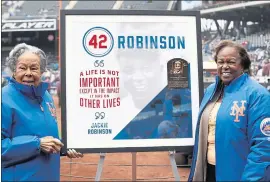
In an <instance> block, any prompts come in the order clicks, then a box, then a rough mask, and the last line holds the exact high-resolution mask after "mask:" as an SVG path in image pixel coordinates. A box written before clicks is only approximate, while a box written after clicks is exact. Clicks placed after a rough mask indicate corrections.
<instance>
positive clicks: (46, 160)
mask: <svg viewBox="0 0 270 182" xmlns="http://www.w3.org/2000/svg"><path fill="white" fill-rule="evenodd" d="M8 61H9V62H8V63H9V67H10V69H11V70H12V71H13V77H12V78H11V80H10V82H9V84H8V85H7V86H5V87H3V88H2V103H1V105H2V118H1V119H2V133H1V134H2V135H1V136H2V137H1V141H2V151H1V157H2V180H3V181H59V180H60V153H61V152H60V150H61V147H63V143H62V142H61V141H60V140H59V136H58V127H57V121H56V109H55V106H54V103H53V99H52V97H51V95H50V94H49V93H48V91H47V86H48V84H47V83H43V82H41V80H40V78H41V75H42V73H44V72H45V70H46V62H47V60H46V55H45V53H44V52H43V51H42V50H40V49H39V48H37V47H34V46H30V45H27V44H24V43H23V44H19V45H17V46H15V47H14V49H13V50H12V51H11V52H10V54H9V59H8ZM66 155H67V156H68V157H70V158H79V157H82V156H83V155H82V154H81V153H79V152H76V151H75V150H69V151H68V152H67V154H66Z"/></svg>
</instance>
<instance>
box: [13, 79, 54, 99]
mask: <svg viewBox="0 0 270 182" xmlns="http://www.w3.org/2000/svg"><path fill="white" fill-rule="evenodd" d="M10 84H12V85H14V86H15V88H16V89H17V90H19V91H20V92H22V93H23V94H25V95H27V96H30V97H35V98H37V97H43V95H44V94H45V92H46V90H47V89H48V86H49V84H48V83H45V82H40V84H39V85H38V86H37V87H35V86H29V85H24V84H21V83H18V82H17V81H16V80H15V79H14V78H11V79H10Z"/></svg>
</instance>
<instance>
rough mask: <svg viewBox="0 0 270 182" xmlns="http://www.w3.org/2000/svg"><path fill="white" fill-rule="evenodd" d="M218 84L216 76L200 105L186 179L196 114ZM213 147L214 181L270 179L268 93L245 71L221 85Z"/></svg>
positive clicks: (202, 107)
mask: <svg viewBox="0 0 270 182" xmlns="http://www.w3.org/2000/svg"><path fill="white" fill-rule="evenodd" d="M219 83H220V79H219V78H218V77H217V78H216V82H215V83H213V84H212V85H210V86H209V87H208V88H207V89H206V91H205V95H204V98H203V100H202V103H201V106H200V112H199V118H198V123H197V128H196V135H195V145H194V151H193V160H192V166H191V171H190V176H189V179H188V180H189V181H193V177H194V172H195V170H196V169H195V168H196V163H198V161H197V157H198V144H199V142H200V139H199V132H200V131H199V128H200V117H201V115H202V112H203V110H204V108H205V107H206V105H207V103H209V101H211V99H212V98H213V95H214V93H215V92H216V89H217V85H218V84H219ZM215 150H216V180H217V181H240V180H241V181H260V180H262V181H270V94H269V92H268V91H267V90H266V89H265V88H264V87H263V86H261V85H260V84H259V83H257V82H256V81H255V80H252V79H251V78H250V77H249V76H248V75H247V74H243V75H242V76H240V77H239V78H237V79H235V80H233V81H232V82H231V83H230V84H229V85H228V86H226V87H225V88H224V95H223V99H222V103H221V106H220V109H219V111H218V113H217V119H216V130H215ZM205 160H206V159H205Z"/></svg>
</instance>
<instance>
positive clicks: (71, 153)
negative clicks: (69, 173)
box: [67, 149, 83, 158]
mask: <svg viewBox="0 0 270 182" xmlns="http://www.w3.org/2000/svg"><path fill="white" fill-rule="evenodd" d="M67 157H68V158H81V157H83V154H82V153H80V152H77V151H76V150H74V149H69V150H68V151H67Z"/></svg>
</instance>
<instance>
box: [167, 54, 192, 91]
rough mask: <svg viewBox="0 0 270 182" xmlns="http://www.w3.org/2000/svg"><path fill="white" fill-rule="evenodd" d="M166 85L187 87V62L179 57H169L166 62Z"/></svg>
mask: <svg viewBox="0 0 270 182" xmlns="http://www.w3.org/2000/svg"><path fill="white" fill-rule="evenodd" d="M167 74H168V87H169V88H188V62H187V61H186V60H184V59H181V58H174V59H171V60H170V61H169V62H168V63H167Z"/></svg>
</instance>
